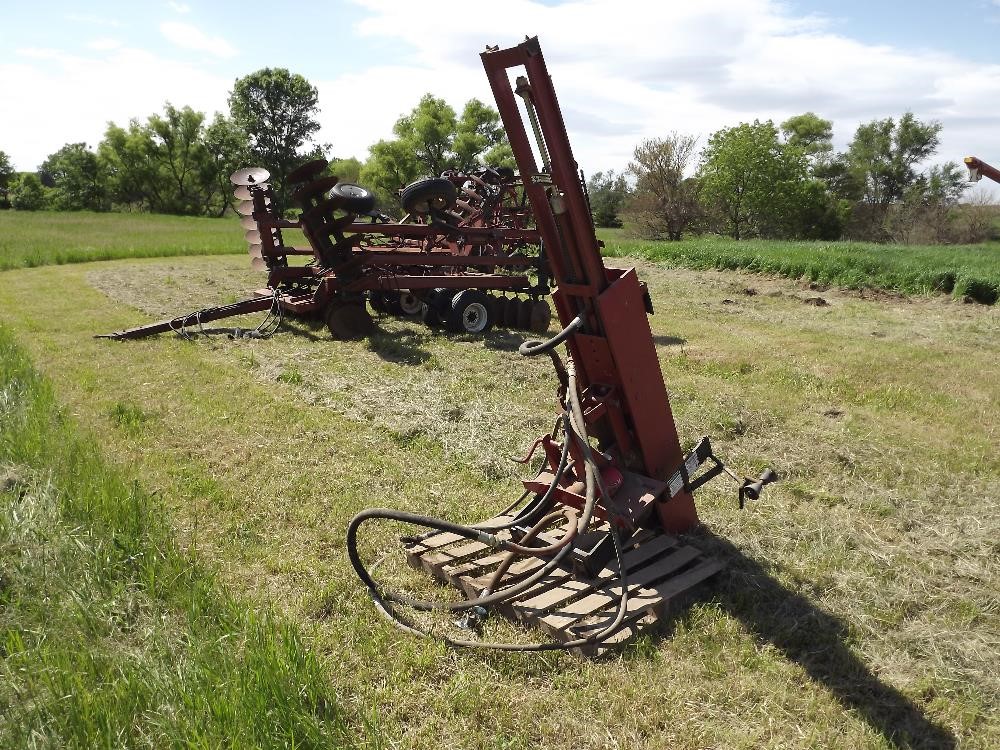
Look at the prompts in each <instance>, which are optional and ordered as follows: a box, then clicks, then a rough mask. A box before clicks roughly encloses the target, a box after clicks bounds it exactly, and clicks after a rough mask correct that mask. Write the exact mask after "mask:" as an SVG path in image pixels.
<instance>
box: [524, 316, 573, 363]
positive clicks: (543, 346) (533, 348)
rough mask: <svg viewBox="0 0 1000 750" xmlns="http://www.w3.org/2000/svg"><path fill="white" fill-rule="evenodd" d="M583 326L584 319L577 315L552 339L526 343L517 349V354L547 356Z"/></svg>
mask: <svg viewBox="0 0 1000 750" xmlns="http://www.w3.org/2000/svg"><path fill="white" fill-rule="evenodd" d="M582 326H583V318H582V317H581V316H579V315H577V316H576V317H575V318H573V320H571V321H570V322H569V325H567V326H566V327H565V328H563V329H562V330H561V331H559V333H557V334H556V335H555V336H553V337H552V338H550V339H548V340H546V341H525V342H524V343H523V344H521V346H519V347H518V348H517V353H518V354H520V355H521V356H523V357H536V356H538V355H539V354H545V353H546V352H549V351H552V350H553V349H555V348H556V347H557V346H559V344H561V343H562V342H563V341H565V340H566V339H568V338H569V337H570V335H571V334H572V333H573V332H574V331H576V330H577V329H579V328H580V327H582Z"/></svg>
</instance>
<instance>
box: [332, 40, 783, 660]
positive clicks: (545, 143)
mask: <svg viewBox="0 0 1000 750" xmlns="http://www.w3.org/2000/svg"><path fill="white" fill-rule="evenodd" d="M481 58H482V62H483V66H484V68H485V70H486V74H487V77H488V79H489V82H490V86H491V88H492V90H493V94H494V97H495V99H496V104H497V109H498V111H499V113H500V117H501V119H502V121H503V125H504V128H505V130H506V133H507V138H508V140H509V142H510V146H511V149H512V150H513V153H514V158H515V160H516V163H517V167H518V173H519V175H520V178H521V180H522V181H523V184H524V186H525V187H524V189H525V192H526V195H527V198H528V201H529V203H530V206H531V209H532V215H533V216H534V220H535V225H536V229H537V230H538V232H539V234H540V236H541V248H542V253H543V256H544V261H545V262H546V263H547V264H548V266H549V268H550V273H551V278H552V281H553V283H554V285H555V287H556V288H555V290H554V291H553V294H552V296H553V302H554V306H555V309H556V312H557V315H558V319H559V322H560V324H561V326H562V330H561V331H560V332H559V333H558V334H556V336H554V337H553V338H551V339H549V340H548V341H544V342H540V341H527V342H525V343H524V344H523V345H522V346H521V348H520V350H519V351H520V353H521V354H522V355H526V356H535V355H541V354H546V355H548V356H550V357H551V358H552V361H553V364H554V366H555V370H556V373H557V376H558V379H559V389H558V400H559V404H560V408H561V411H562V416H561V418H560V423H559V424H560V427H557V428H556V429H554V430H553V432H552V433H551V434H547V435H543V436H542V437H540V438H538V440H536V441H535V444H534V446H533V447H532V450H531V452H529V454H528V458H526V459H525V461H527V460H528V459H530V456H531V455H532V453H534V451H535V449H537V448H538V447H539V446H541V447H542V448H543V449H544V453H545V462H544V464H543V467H542V469H541V470H540V472H539V473H538V475H537V476H536V477H534V478H533V479H530V480H526V481H524V486H525V490H526V492H525V495H524V496H523V497H529V498H530V499H529V500H528V501H527V504H526V505H524V506H523V508H521V509H520V510H519V511H514V512H510V511H505V512H504V513H502V514H500V515H499V516H497V517H496V518H493V519H491V520H490V521H486V522H483V523H480V524H476V525H474V526H464V525H461V524H455V523H451V522H448V521H444V520H441V519H432V518H429V517H426V516H420V515H416V514H413V513H407V512H403V511H394V510H389V509H370V510H366V511H363V512H362V513H359V514H358V515H357V516H355V518H354V519H353V520H352V521H351V523H350V525H349V527H348V535H347V547H348V552H349V555H350V557H351V562H352V564H353V565H354V567H355V570H356V571H357V572H358V575H359V576H360V578H361V579H362V581H363V582H364V583H365V584H366V585H367V586H368V588H369V591H370V593H371V595H372V597H373V599H374V601H375V603H376V606H377V608H378V609H379V611H380V612H381V613H382V614H383V615H385V616H387V617H388V618H389V619H390V620H392V621H393V622H394V623H395V624H396V625H397V626H399V627H401V628H402V629H404V630H406V631H408V632H411V633H416V634H420V635H426V634H427V633H426V632H425V630H424V629H422V628H420V627H418V626H417V625H415V624H414V623H413V622H412V621H409V620H407V619H406V618H405V616H404V615H402V614H401V612H400V610H399V608H398V605H403V606H408V607H412V608H415V609H417V610H422V611H431V610H442V609H444V610H447V611H452V612H464V613H465V617H464V618H463V620H462V621H461V622H462V624H463V625H466V626H470V625H471V626H475V625H476V624H477V623H478V621H479V620H480V619H481V618H482V617H483V616H485V614H486V612H487V608H490V607H498V608H499V609H500V610H501V611H502V612H504V613H505V614H508V615H511V616H516V617H518V618H519V619H522V620H526V621H530V622H533V623H535V624H537V625H539V626H540V627H542V628H543V629H544V630H546V631H547V632H549V633H551V634H552V635H554V636H555V637H556V638H557V639H558V640H557V641H556V642H552V643H543V644H492V643H483V642H480V641H466V640H457V639H454V638H450V637H448V636H444V637H443V638H444V640H446V641H448V642H450V643H453V644H457V645H466V646H468V645H472V646H488V647H492V648H504V649H509V650H543V649H548V648H578V647H582V646H592V645H593V644H601V643H605V642H606V641H608V639H610V638H612V637H613V636H615V635H616V634H618V633H619V632H620V631H622V630H623V629H624V628H626V626H628V625H629V624H630V623H632V624H634V623H636V622H638V621H639V620H640V618H641V617H643V616H645V615H647V614H650V613H651V612H652V611H653V610H654V609H655V608H656V607H659V606H661V605H662V604H663V602H664V601H665V600H666V599H667V598H669V597H670V596H673V595H674V594H677V593H679V592H681V591H683V590H684V589H685V588H690V587H691V586H693V585H694V584H695V583H697V582H698V581H700V580H704V578H705V577H707V576H709V575H711V574H713V573H714V572H716V571H717V570H718V569H720V568H721V565H720V564H716V563H715V562H714V561H712V560H710V559H705V558H703V557H699V556H698V555H699V553H698V551H697V550H693V548H690V547H683V548H681V547H679V546H678V542H677V540H676V539H675V538H674V537H673V536H672V534H673V533H677V532H684V531H688V530H690V529H691V528H692V527H694V526H695V525H696V524H697V523H698V514H697V511H696V509H695V504H694V499H693V497H692V492H693V491H694V490H695V489H696V488H697V487H699V486H701V485H702V484H704V483H705V482H706V481H708V480H709V479H711V478H713V477H715V476H717V475H719V474H721V473H723V472H725V473H726V474H728V475H730V476H731V477H732V478H734V479H736V481H737V482H738V483H739V484H740V490H739V497H740V503H741V505H742V504H743V502H744V500H745V499H747V498H749V499H756V498H757V496H758V495H759V494H760V492H761V490H762V488H763V486H764V485H765V484H767V483H769V482H771V481H774V480H775V479H776V477H775V475H774V473H773V472H771V471H770V470H768V471H766V472H765V473H764V474H762V475H761V476H760V477H759V478H758V479H757V480H753V481H751V480H740V479H739V478H738V477H736V475H735V474H733V473H732V472H730V471H729V470H728V469H727V468H726V467H725V466H723V464H722V462H721V461H719V460H718V459H717V458H716V457H715V456H714V455H713V453H712V448H711V444H710V442H709V439H708V438H702V439H701V441H700V442H699V443H698V444H697V446H696V447H695V449H694V450H693V451H692V452H691V453H690V454H689V455H688V456H687V457H686V458H685V457H684V455H683V454H682V452H681V445H680V440H679V438H678V435H677V428H676V426H675V424H674V418H673V414H672V412H671V409H670V401H669V398H668V395H667V389H666V387H665V385H664V382H663V374H662V372H661V370H660V365H659V360H658V359H657V355H656V348H655V342H654V340H653V335H652V331H651V329H650V326H649V320H648V318H647V313H649V312H652V309H651V308H652V306H651V302H650V299H649V295H648V293H647V292H646V291H645V288H644V285H643V284H642V283H641V282H640V281H639V278H638V275H637V274H636V270H635V269H634V268H628V269H624V270H622V269H614V268H607V267H605V265H604V260H603V258H602V256H601V252H600V248H601V243H600V242H599V241H598V239H597V237H596V233H595V230H594V224H593V220H592V218H591V214H590V207H589V201H588V197H587V194H586V191H585V187H584V182H583V176H582V173H581V172H580V170H579V168H578V165H577V163H576V160H575V159H574V157H573V151H572V148H571V146H570V143H569V138H568V136H567V133H566V127H565V124H564V122H563V117H562V113H561V111H560V108H559V103H558V101H557V99H556V94H555V90H554V89H553V86H552V80H551V78H550V76H549V73H548V70H547V68H546V65H545V59H544V57H543V55H542V51H541V48H540V46H539V42H538V39H537V38H528V39H526V40H525V41H524V42H522V43H521V44H519V45H517V46H515V47H510V48H508V49H499V48H495V47H490V48H487V50H486V52H484V53H483V54H482V55H481ZM512 79H513V81H512ZM529 129H530V134H529ZM560 344H565V345H566V349H567V351H568V358H567V359H566V361H565V362H563V360H562V359H561V358H560V357H559V356H558V354H557V353H556V351H555V350H556V347H558V346H559V345H560ZM560 433H561V434H562V439H561V441H560V439H559V437H560ZM696 475H697V476H696ZM373 519H393V520H397V521H404V522H407V523H413V524H417V525H420V526H424V527H427V528H429V529H431V531H430V532H428V533H427V534H424V535H423V536H419V537H406V538H404V542H406V543H407V544H408V548H407V555H408V557H409V560H410V562H411V563H412V564H414V565H419V566H422V567H424V568H425V569H427V570H429V571H430V572H432V573H433V574H434V575H436V576H438V577H439V578H441V579H442V580H446V581H450V582H452V583H455V584H456V585H458V586H460V587H461V588H462V589H463V590H465V592H466V593H467V595H468V596H469V597H470V598H469V599H467V600H465V601H462V602H457V603H454V604H446V605H442V604H441V603H439V602H432V601H424V600H417V599H413V598H411V597H407V596H403V595H401V594H396V593H391V592H386V591H384V590H383V589H382V588H381V587H380V586H379V585H378V584H376V583H375V581H374V580H373V579H372V577H371V575H370V574H369V572H368V571H367V570H366V569H365V567H364V565H363V564H362V562H361V559H360V556H359V555H358V550H357V534H358V529H359V527H360V526H361V525H362V524H363V523H365V522H366V521H369V520H373ZM563 520H565V524H564V525H563V527H562V528H560V529H558V530H555V531H548V532H547V531H546V528H547V527H550V526H552V525H553V524H556V523H557V522H560V521H563ZM456 540H459V541H456ZM470 541H471V543H470ZM448 545H452V546H448ZM455 545H460V546H455ZM442 550H444V551H443V552H442ZM692 550H693V551H692ZM477 555H478V557H477ZM517 557H521V558H525V559H522V560H521V561H520V562H519V563H517V564H515V563H514V559H515V558H517ZM612 558H614V560H613V561H612ZM609 563H610V564H609ZM679 571H686V572H685V573H683V574H682V575H676V577H675V578H671V577H670V576H672V575H675V574H677V573H678V572H679ZM630 581H631V582H630ZM630 597H632V599H631V600H630ZM631 632H635V629H633V630H632V631H631Z"/></svg>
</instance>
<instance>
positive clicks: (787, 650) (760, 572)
mask: <svg viewBox="0 0 1000 750" xmlns="http://www.w3.org/2000/svg"><path fill="white" fill-rule="evenodd" d="M691 541H692V542H693V543H694V544H696V545H697V546H698V547H699V548H700V549H702V550H704V551H705V552H706V553H709V554H713V555H716V556H717V557H719V558H720V559H722V560H724V561H725V562H726V563H727V567H726V569H725V570H723V571H722V572H721V573H719V575H718V576H717V577H716V578H715V580H714V584H710V585H713V586H714V597H713V599H714V600H715V601H716V602H718V603H719V604H720V606H721V607H722V608H723V609H724V610H725V611H726V612H728V613H729V614H731V615H732V616H733V617H735V618H736V619H738V620H739V621H740V622H741V623H743V625H744V626H745V627H746V628H747V630H749V631H750V632H751V633H752V634H753V635H754V637H755V638H759V639H760V640H762V641H766V642H768V643H770V644H772V645H773V646H774V647H775V648H777V649H778V650H779V651H781V652H782V653H783V654H784V655H785V657H786V658H788V659H790V660H791V661H794V662H795V663H797V664H798V665H799V666H801V667H802V669H804V670H805V672H806V673H807V674H808V675H809V677H810V678H811V679H812V680H813V681H815V682H816V683H818V684H820V685H822V686H823V687H824V688H826V689H827V690H828V691H830V693H831V694H833V695H834V696H835V697H836V698H837V700H839V701H840V703H841V704H843V706H844V707H845V708H846V709H848V710H849V711H851V712H852V713H854V714H856V715H857V716H860V717H861V718H862V719H864V721H865V722H867V723H868V724H869V725H870V726H871V727H872V728H873V729H875V730H876V731H877V732H879V733H880V734H881V735H882V736H883V737H885V738H886V740H887V741H888V742H889V743H890V744H891V745H892V746H894V747H897V748H920V749H924V748H926V749H928V750H930V749H931V748H934V749H937V748H954V747H955V746H956V744H957V740H956V738H955V736H954V735H952V734H951V733H950V732H949V731H948V730H947V729H945V728H944V727H942V726H940V725H939V724H936V723H934V722H932V721H931V720H930V719H928V718H927V717H926V716H924V714H923V713H922V711H921V709H920V707H919V706H917V705H916V704H915V703H914V702H913V701H911V700H910V699H909V698H907V697H906V696H905V695H903V693H901V692H900V691H899V690H897V689H896V688H894V687H892V686H890V685H887V684H886V683H884V682H882V681H881V680H880V679H879V678H878V677H877V676H876V675H875V674H873V673H872V671H871V670H870V669H869V668H868V666H867V665H866V664H865V663H864V662H863V661H862V660H861V659H860V658H859V657H858V656H857V655H856V654H855V653H854V652H853V651H852V650H851V648H850V647H849V646H848V645H847V641H848V639H849V630H848V627H847V625H845V624H844V622H843V621H841V620H840V619H838V618H837V617H835V616H833V615H831V614H829V613H828V612H825V611H824V610H822V609H820V608H819V607H818V606H816V605H815V604H813V603H812V602H811V601H809V599H807V598H806V597H804V596H802V595H801V594H797V593H795V592H794V591H791V590H790V589H788V588H786V587H785V586H783V585H782V584H781V583H780V582H778V581H777V580H776V579H775V578H773V577H772V576H771V575H770V574H769V573H768V572H767V571H766V570H765V569H764V566H762V565H761V564H760V563H759V562H757V561H755V560H752V559H750V558H749V557H747V556H746V555H744V554H743V553H742V552H741V551H740V550H738V549H737V548H736V547H735V546H734V545H733V544H732V543H731V542H729V541H727V540H725V539H723V538H721V537H718V536H716V535H714V534H711V533H707V532H706V533H701V534H698V535H696V536H695V537H693V538H692V540H691ZM684 609H686V607H681V608H680V609H679V611H678V612H677V613H676V614H675V615H674V617H675V618H676V617H680V616H683V612H684ZM670 627H671V625H670V622H669V621H668V622H667V623H666V628H667V632H668V633H669V630H670ZM664 637H666V636H664Z"/></svg>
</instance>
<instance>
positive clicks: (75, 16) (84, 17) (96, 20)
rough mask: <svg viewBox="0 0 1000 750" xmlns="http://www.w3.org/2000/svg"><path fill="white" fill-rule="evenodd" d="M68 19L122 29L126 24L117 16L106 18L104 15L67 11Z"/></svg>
mask: <svg viewBox="0 0 1000 750" xmlns="http://www.w3.org/2000/svg"><path fill="white" fill-rule="evenodd" d="M66 20H67V21H73V22H74V23H87V24H91V25H92V26H111V27H112V28H116V29H120V28H121V27H122V26H123V25H124V24H123V23H122V22H121V21H119V20H118V19H117V18H105V17H104V16H95V15H92V14H89V13H67V14H66Z"/></svg>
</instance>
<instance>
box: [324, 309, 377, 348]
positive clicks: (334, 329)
mask: <svg viewBox="0 0 1000 750" xmlns="http://www.w3.org/2000/svg"><path fill="white" fill-rule="evenodd" d="M325 317H326V327H327V328H329V329H330V335H331V336H333V338H334V339H336V340H338V341H350V340H353V339H361V338H364V337H365V336H367V335H368V334H370V333H371V332H372V331H373V330H374V329H375V321H374V320H372V316H371V314H370V313H369V312H368V310H367V309H366V308H365V306H364V303H358V302H332V303H331V304H330V306H329V307H328V308H327V311H326V316H325Z"/></svg>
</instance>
